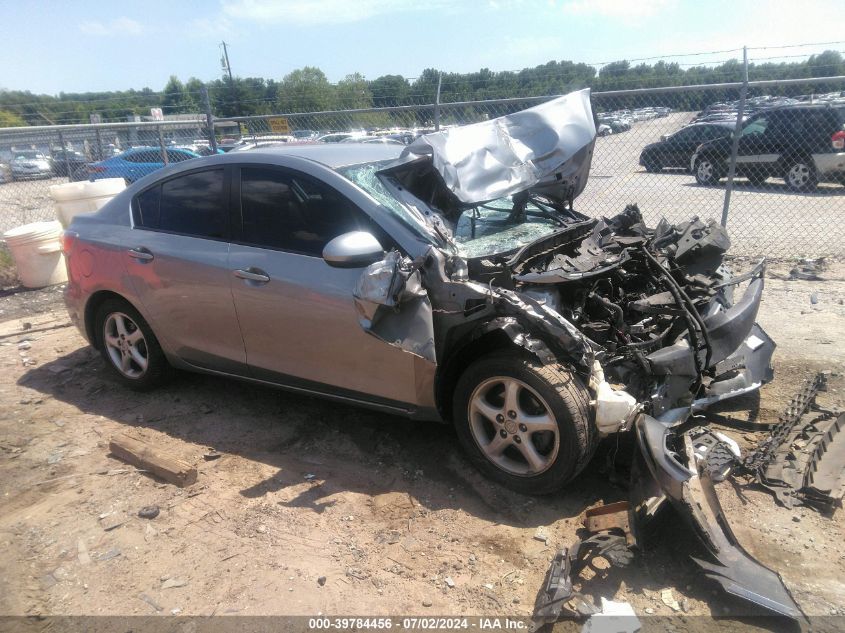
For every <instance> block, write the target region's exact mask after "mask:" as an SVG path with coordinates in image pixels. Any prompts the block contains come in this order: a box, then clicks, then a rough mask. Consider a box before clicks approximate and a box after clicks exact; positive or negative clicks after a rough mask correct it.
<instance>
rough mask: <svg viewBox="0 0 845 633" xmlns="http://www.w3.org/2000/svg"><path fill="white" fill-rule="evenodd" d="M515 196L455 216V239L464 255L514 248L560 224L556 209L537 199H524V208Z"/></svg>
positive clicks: (531, 240) (476, 254) (500, 251)
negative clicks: (521, 208)
mask: <svg viewBox="0 0 845 633" xmlns="http://www.w3.org/2000/svg"><path fill="white" fill-rule="evenodd" d="M518 195H519V194H517V195H515V196H509V197H506V198H499V199H498V200H493V201H492V202H487V203H485V204H480V205H478V206H476V207H474V208H472V209H467V210H466V211H464V212H463V213H461V215H460V216H459V217H458V221H457V224H456V225H455V229H454V238H455V242H457V244H458V249H459V250H460V251H461V254H462V255H463V256H464V257H483V256H485V255H493V254H495V253H503V252H505V251H510V250H514V249H516V248H520V247H522V246H525V245H526V244H529V243H530V242H533V241H534V240H536V239H538V238H540V237H543V236H544V235H547V234H549V233H551V232H552V231H554V230H555V229H556V228H558V227H560V226H562V224H563V221H562V220H561V219H560V218H559V216H558V215H557V212H556V211H555V210H554V209H552V208H551V207H547V206H546V205H544V204H543V203H542V202H540V201H533V200H532V201H527V202H526V203H525V206H524V209H523V210H519V209H520V205H519V204H517V203H516V202H515V200H514V199H515V198H517V197H518Z"/></svg>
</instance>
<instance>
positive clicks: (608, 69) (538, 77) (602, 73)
mask: <svg viewBox="0 0 845 633" xmlns="http://www.w3.org/2000/svg"><path fill="white" fill-rule="evenodd" d="M742 74H743V69H742V64H741V62H739V61H738V60H735V59H734V60H729V61H727V62H725V63H722V64H719V65H716V66H692V67H689V68H684V67H682V66H681V65H679V64H678V63H667V62H665V61H658V62H656V63H654V64H647V63H640V64H631V63H629V62H627V61H619V62H613V63H611V64H607V65H605V66H603V67H602V68H601V69H600V70H598V71H597V70H596V68H595V67H594V66H591V65H588V64H584V63H577V62H572V61H550V62H548V63H546V64H542V65H540V66H535V67H534V68H525V69H523V70H520V71H498V72H496V71H491V70H489V69H487V68H482V69H481V70H479V71H477V72H471V73H445V72H444V73H442V75H441V73H440V72H439V71H438V70H436V69H433V68H429V69H426V70H424V71H423V72H422V73H421V74H420V76H419V77H417V78H413V79H409V78H406V77H403V76H401V75H383V76H381V77H378V78H376V79H366V78H365V77H364V76H363V75H361V74H360V73H354V74H351V75H347V76H346V77H345V78H343V79H342V80H341V81H339V82H337V83H336V84H333V83H331V82H329V80H328V78H327V77H326V75H325V73H323V71H321V70H320V69H319V68H316V67H313V66H306V67H304V68H300V69H297V70H294V71H292V72H291V73H289V74H287V75H285V76H284V77H283V78H282V79H281V80H278V81H277V80H275V79H264V78H260V77H235V78H234V79H232V80H230V79H229V78H228V76H227V77H224V78H222V79H215V80H213V81H211V82H208V83H206V84H205V87H206V88H207V90H208V94H209V100H210V105H211V109H212V112H213V113H214V115H215V116H217V117H230V116H248V115H260V114H273V113H297V112H323V111H328V110H351V109H365V108H379V107H393V106H407V105H424V104H430V103H433V102H434V99H435V94H436V92H437V85H438V80H439V81H440V100H441V103H444V104H446V103H456V102H463V101H477V100H489V99H503V98H514V97H516V98H519V97H535V96H545V95H555V94H563V93H566V92H570V91H572V90H577V89H580V88H585V87H590V88H592V89H593V90H594V91H597V92H603V91H612V90H628V89H635V88H653V87H662V86H682V85H701V84H714V83H726V82H736V81H741V80H742ZM748 74H749V79H750V80H752V81H754V80H766V79H792V78H809V77H833V76H839V75H845V60H843V57H842V55H841V54H840V53H839V52H837V51H825V52H824V53H821V54H818V55H813V56H811V57H810V58H809V59H806V60H803V61H795V62H780V63H751V64H749V69H748ZM202 89H203V82H202V81H200V80H199V79H197V78H195V77H192V78H190V79H188V80H187V81H185V82H183V81H181V80H180V79H179V78H178V77H175V76H172V77H170V79H169V81H168V82H167V84H166V85H165V86H164V88H163V90H161V91H160V92H156V91H153V90H151V89H150V88H143V89H141V90H124V91H111V92H85V93H64V92H63V93H60V94H59V95H57V96H50V95H36V94H33V93H31V92H28V91H15V90H0V127H14V126H24V125H53V124H62V123H88V122H89V121H90V120H91V115H92V114H96V115H99V117H100V119H101V120H102V121H103V122H107V121H126V120H127V119H128V117H131V116H137V115H141V116H149V114H150V108H162V109H163V111H164V113H165V114H187V113H198V112H204V111H205V106H204V102H203V95H202ZM811 89H812V90H813V91H814V92H829V91H834V90H841V83H835V82H829V83H825V82H819V84H818V85H814V86H783V87H777V88H771V89H767V90H766V93H767V94H773V95H784V96H793V95H797V94H804V93H806V92H808V91H810V90H811ZM737 96H738V94H737V91H734V90H722V91H709V90H708V91H701V92H693V91H690V92H684V93H668V94H655V95H649V96H648V97H647V98H645V97H642V96H640V97H636V96H621V97H604V98H601V99H600V100H599V103H598V105H597V108H598V109H605V110H610V109H615V108H619V107H637V106H644V105H650V106H659V105H665V106H669V107H671V108H674V109H676V110H700V109H702V108H704V107H705V106H706V105H708V104H709V103H712V102H714V101H722V100H729V99H736V98H737ZM521 107H524V106H522V105H520V104H518V103H516V104H511V105H507V106H502V107H501V108H500V109H498V110H497V111H496V112H495V113H489V112H488V113H487V114H494V115H499V114H504V113H506V112H507V111H512V110H515V109H520V108H521ZM444 112H446V113H447V118H449V117H451V118H455V119H460V118H465V117H472V116H476V118H477V115H479V114H481V111H480V110H479V109H477V108H473V107H471V106H469V107H467V108H451V109H449V108H444ZM408 116H410V117H411V118H414V117H413V116H412V115H407V116H406V117H405V118H408Z"/></svg>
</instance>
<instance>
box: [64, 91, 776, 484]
mask: <svg viewBox="0 0 845 633" xmlns="http://www.w3.org/2000/svg"><path fill="white" fill-rule="evenodd" d="M595 136H596V131H595V123H594V119H593V114H592V110H591V107H590V100H589V91H586V90H585V91H580V92H575V93H572V94H570V95H566V96H564V97H561V98H559V99H555V100H553V101H550V102H547V103H544V104H541V105H539V106H536V107H534V108H530V109H528V110H525V111H522V112H517V113H515V114H512V115H509V116H506V117H502V118H499V119H494V120H491V121H485V122H482V123H478V124H475V125H469V126H464V127H460V128H454V129H451V130H448V131H445V132H441V133H436V134H430V135H427V136H423V137H421V138H419V139H418V140H417V141H416V142H415V143H413V144H412V145H410V146H408V147H407V148H392V147H374V146H363V145H361V146H356V145H354V144H349V145H346V144H345V145H343V146H342V147H325V146H298V147H296V148H263V149H256V150H253V151H250V152H240V153H237V154H232V155H226V156H213V157H208V158H205V159H203V160H201V161H191V162H190V164H185V165H181V166H174V167H171V168H169V169H166V170H162V171H160V172H157V173H156V174H155V175H153V176H150V177H147V178H145V179H142V180H141V181H139V182H138V183H136V184H135V185H133V186H132V187H129V188H128V189H127V190H126V191H125V192H123V193H121V194H120V195H118V196H117V197H116V198H115V199H114V200H112V201H111V202H110V203H109V204H108V205H106V206H105V207H104V208H103V209H102V210H101V211H99V212H98V213H96V214H93V215H89V216H82V217H79V218H78V219H76V220H75V221H74V223H73V225H72V226H71V227H70V229H69V231H68V232H67V233H66V235H65V254H66V256H67V260H68V267H69V273H70V274H69V277H70V282H69V284H68V289H67V291H66V297H67V304H68V306H69V309H70V313H71V316H72V318H73V319H74V320H75V321H76V322H77V323H78V324H79V325H80V327H81V329H82V330H83V332H84V334H85V335H86V336H87V337H88V339H89V340H90V341H91V342H92V344H94V345H95V346H96V347H98V348H99V349H100V350H101V351H102V352H103V356H104V358H105V360H106V362H107V363H108V365H109V366H110V367H111V368H112V369H113V370H114V371H115V372H116V374H117V376H118V377H119V378H120V379H122V380H123V381H124V382H125V383H127V384H128V385H130V386H133V387H137V388H148V387H152V386H154V385H155V384H157V383H159V382H161V381H162V380H163V379H164V378H165V376H166V372H167V369H168V366H175V367H180V368H185V369H193V370H199V371H211V372H215V373H222V374H228V375H232V376H236V377H239V378H244V379H249V380H256V381H261V382H264V383H271V384H276V385H280V386H285V387H288V388H291V389H295V390H298V391H303V392H308V393H317V394H320V395H324V396H327V397H331V398H335V399H338V400H342V401H344V402H352V403H359V404H364V405H369V406H373V407H377V408H380V409H382V410H385V411H389V412H393V413H400V414H406V415H410V416H413V417H417V418H421V419H442V420H446V421H450V422H452V423H453V424H454V425H455V427H456V428H457V431H458V436H459V438H460V439H461V442H462V443H463V445H464V448H465V449H466V451H467V453H468V454H469V456H470V458H471V459H472V460H473V461H474V462H475V463H476V465H477V466H478V467H479V468H480V469H482V470H483V471H484V472H485V473H486V474H488V475H489V476H491V477H492V478H494V479H496V480H498V481H500V482H501V483H503V484H505V485H508V486H510V487H512V488H515V489H517V490H520V491H523V492H527V493H545V492H550V491H553V490H555V489H557V488H560V487H561V486H562V485H564V484H565V483H566V482H568V481H570V480H571V479H572V478H573V477H574V476H575V475H577V474H578V472H579V471H580V470H581V469H582V468H583V467H584V466H585V465H586V464H587V462H588V461H589V459H590V457H591V455H592V453H593V451H594V449H595V447H596V444H597V442H598V440H599V439H600V438H601V437H603V436H606V435H608V434H612V433H616V432H619V431H624V430H627V429H629V428H631V427H632V425H633V423H634V421H635V420H636V419H637V418H638V416H640V415H641V414H645V415H649V416H656V417H659V416H661V415H663V414H664V413H665V412H667V411H671V410H674V409H677V408H678V407H685V408H688V409H690V410H695V409H698V408H702V407H705V406H706V405H708V404H709V403H712V402H714V401H717V400H720V399H722V398H725V397H728V396H731V395H736V394H741V393H744V392H746V391H748V390H750V389H755V388H757V387H759V386H760V384H761V383H762V382H764V381H765V380H767V379H768V378H770V372H771V370H770V367H769V359H770V356H771V353H772V350H773V347H774V345H773V343H772V342H771V341H770V340H769V338H768V337H767V336H766V334H765V332H763V331H762V329H760V327H759V326H758V325H756V324H755V322H754V319H755V316H756V313H757V308H758V305H759V302H760V296H761V292H762V289H763V266H762V264H761V265H760V266H758V267H757V268H755V269H754V270H753V271H752V272H751V273H750V274H748V275H744V276H742V277H733V276H732V275H731V272H730V270H729V269H728V268H727V267H726V266H725V265H724V264H723V261H722V259H723V255H724V253H725V251H726V250H727V249H728V246H729V240H728V237H727V235H726V234H725V231H724V230H723V229H722V228H721V227H720V226H718V225H715V224H713V223H705V222H703V221H701V220H698V219H696V218H693V219H692V220H690V221H689V222H685V223H683V224H681V225H670V224H669V223H667V222H665V221H664V222H661V223H659V224H658V225H657V226H656V227H654V228H648V227H646V226H645V225H644V224H643V221H642V217H641V215H640V212H639V210H638V209H637V208H636V206H630V207H628V208H626V209H624V210H623V211H621V213H618V214H616V215H613V216H610V217H606V218H602V219H594V218H590V217H587V216H585V215H582V214H580V213H578V212H577V211H576V210H575V208H574V201H575V199H576V198H577V196H578V195H579V194H580V193H581V192H582V191H583V189H584V187H585V185H586V182H587V176H588V173H589V168H590V161H591V158H592V152H593V144H594V142H595ZM400 153H401V154H400ZM743 281H749V282H750V283H749V285H748V289H747V290H746V291H745V292H744V294H743V295H742V296H741V297H739V298H737V299H735V298H734V289H735V287H736V286H737V284H739V283H740V282H743Z"/></svg>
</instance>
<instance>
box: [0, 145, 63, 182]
mask: <svg viewBox="0 0 845 633" xmlns="http://www.w3.org/2000/svg"><path fill="white" fill-rule="evenodd" d="M10 166H11V170H12V180H25V179H28V178H52V177H53V168H52V166H51V165H50V160H49V159H48V158H47V157H46V156H45V155H44V154H43V153H41V152H40V151H38V150H35V149H20V150H15V151H13V152H12V162H11V163H10Z"/></svg>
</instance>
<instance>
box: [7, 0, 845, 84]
mask: <svg viewBox="0 0 845 633" xmlns="http://www.w3.org/2000/svg"><path fill="white" fill-rule="evenodd" d="M0 25H2V26H0V40H2V42H3V46H2V52H0V68H2V72H0V89H8V90H29V91H31V92H34V93H38V94H58V93H61V92H86V91H106V90H123V89H128V88H135V89H140V88H144V87H149V88H152V89H153V90H155V91H160V90H161V89H162V88H163V87H164V85H165V83H166V82H167V79H168V77H169V76H170V75H176V76H178V77H179V78H180V79H182V80H183V81H184V80H187V79H188V78H189V77H192V76H193V77H198V78H200V79H202V80H204V81H208V80H212V79H215V78H218V77H220V75H221V66H220V55H221V48H220V42H221V41H224V40H225V41H226V43H227V44H228V47H229V58H230V63H231V67H232V71H233V73H234V74H235V75H239V76H242V77H264V78H267V79H270V78H272V79H277V80H280V79H281V78H282V77H284V76H285V75H286V74H287V73H289V72H290V71H292V70H294V69H296V68H301V67H303V66H306V65H309V66H318V67H319V68H321V69H322V70H323V72H325V73H326V75H327V76H328V78H329V80H330V81H332V82H336V81H338V80H340V79H343V77H344V76H346V75H347V74H349V73H353V72H360V73H362V74H363V75H364V76H365V77H366V78H367V79H375V78H376V77H379V76H381V75H385V74H399V75H404V76H405V77H416V76H418V75H419V74H420V72H421V71H422V70H423V69H425V68H437V69H439V70H442V71H445V72H468V71H474V70H479V69H480V68H489V69H490V70H494V71H498V70H518V69H521V68H524V67H530V66H536V65H538V64H542V63H545V62H547V61H550V60H553V59H554V60H572V61H575V62H586V63H591V64H601V63H603V62H610V61H614V60H620V59H628V60H635V59H643V58H652V57H667V58H668V56H671V55H678V54H692V53H702V54H700V55H697V56H690V57H677V58H668V60H669V61H677V62H678V63H681V64H685V65H693V64H708V65H713V64H715V63H718V62H721V61H723V60H726V59H730V58H733V57H735V58H741V56H742V53H741V51H739V50H736V49H741V48H742V46H743V45H746V46H749V47H767V48H765V49H756V50H751V51H749V57H750V60H751V61H760V60H763V59H766V58H769V59H774V60H775V61H779V60H780V59H786V60H800V59H803V58H806V56H807V55H809V54H812V53H818V52H821V51H822V50H825V49H832V50H839V51H845V41H843V40H845V30H843V25H845V1H843V0H801V1H800V2H790V1H773V2H769V1H767V0H175V1H174V0H169V1H166V2H165V1H163V0H145V1H144V2H131V1H130V2H127V1H124V2H113V3H111V2H110V3H104V2H102V1H101V0H98V1H94V0H60V1H48V0H43V1H38V0H29V1H25V2H21V1H19V0H0ZM823 42H833V44H828V45H819V46H796V45H800V44H807V43H823ZM652 62H653V60H652V61H651V62H650V63H652Z"/></svg>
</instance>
